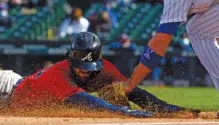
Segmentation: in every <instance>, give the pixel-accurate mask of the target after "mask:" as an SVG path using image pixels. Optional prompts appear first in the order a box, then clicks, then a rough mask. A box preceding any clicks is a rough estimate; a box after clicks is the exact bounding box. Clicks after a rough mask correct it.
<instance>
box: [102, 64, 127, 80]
mask: <svg viewBox="0 0 219 125" xmlns="http://www.w3.org/2000/svg"><path fill="white" fill-rule="evenodd" d="M103 63H104V69H105V71H106V72H107V74H111V77H112V79H113V81H115V82H116V81H127V80H128V79H127V78H126V77H125V76H124V75H123V74H122V73H121V72H120V71H119V70H118V69H117V68H116V67H115V66H114V65H113V64H112V63H111V62H109V61H108V60H103Z"/></svg>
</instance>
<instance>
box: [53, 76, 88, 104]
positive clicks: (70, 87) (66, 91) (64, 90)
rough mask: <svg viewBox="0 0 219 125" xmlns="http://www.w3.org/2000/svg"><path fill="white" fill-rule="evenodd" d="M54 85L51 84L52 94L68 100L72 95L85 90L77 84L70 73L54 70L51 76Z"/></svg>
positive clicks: (59, 98)
mask: <svg viewBox="0 0 219 125" xmlns="http://www.w3.org/2000/svg"><path fill="white" fill-rule="evenodd" d="M51 81H52V85H51V86H50V87H51V89H50V91H51V93H52V95H54V96H55V98H57V99H58V100H66V99H67V98H69V97H70V96H71V95H74V94H77V93H79V92H83V91H84V90H83V89H81V88H80V87H78V86H76V85H75V84H74V83H73V82H72V81H71V78H70V77H69V76H68V73H65V72H63V73H61V74H60V72H54V73H53V74H52V77H51Z"/></svg>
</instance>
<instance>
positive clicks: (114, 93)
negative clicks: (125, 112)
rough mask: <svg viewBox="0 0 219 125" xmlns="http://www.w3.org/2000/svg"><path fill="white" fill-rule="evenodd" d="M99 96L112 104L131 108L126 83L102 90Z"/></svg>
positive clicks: (112, 85) (109, 86)
mask: <svg viewBox="0 0 219 125" xmlns="http://www.w3.org/2000/svg"><path fill="white" fill-rule="evenodd" d="M98 95H99V97H100V98H102V99H104V100H105V101H107V102H109V103H111V104H114V105H117V106H128V107H130V103H129V100H128V98H127V97H126V94H125V91H124V83H114V84H109V85H107V86H105V87H103V88H102V89H100V91H99V92H98Z"/></svg>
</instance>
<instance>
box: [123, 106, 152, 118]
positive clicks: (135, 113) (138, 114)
mask: <svg viewBox="0 0 219 125" xmlns="http://www.w3.org/2000/svg"><path fill="white" fill-rule="evenodd" d="M121 112H122V113H123V114H124V115H127V116H132V117H137V118H148V117H152V116H153V113H152V112H147V111H141V110H130V109H129V108H128V107H121Z"/></svg>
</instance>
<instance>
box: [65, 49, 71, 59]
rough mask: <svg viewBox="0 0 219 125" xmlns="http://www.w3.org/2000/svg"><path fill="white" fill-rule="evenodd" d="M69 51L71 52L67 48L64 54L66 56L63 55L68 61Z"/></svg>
mask: <svg viewBox="0 0 219 125" xmlns="http://www.w3.org/2000/svg"><path fill="white" fill-rule="evenodd" d="M70 51H71V49H69V48H68V49H67V52H66V54H65V57H66V59H69V56H70Z"/></svg>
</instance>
